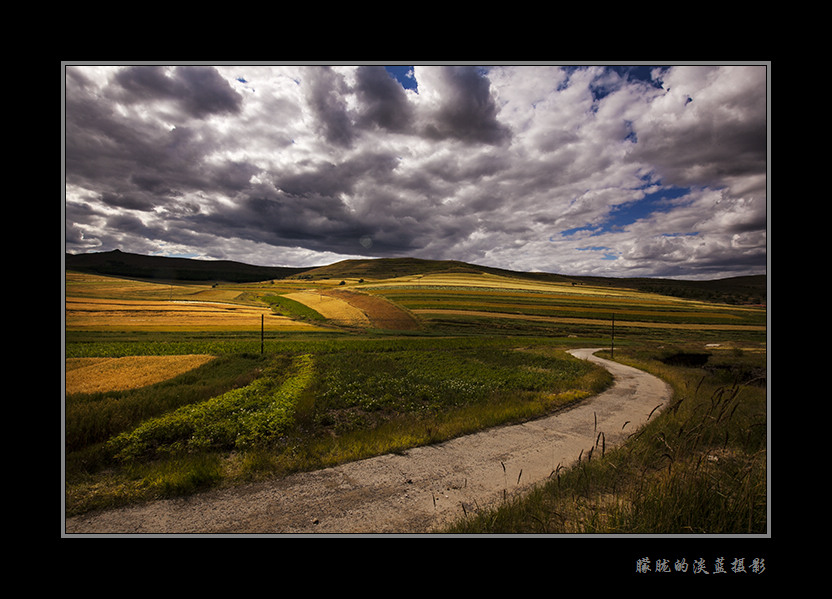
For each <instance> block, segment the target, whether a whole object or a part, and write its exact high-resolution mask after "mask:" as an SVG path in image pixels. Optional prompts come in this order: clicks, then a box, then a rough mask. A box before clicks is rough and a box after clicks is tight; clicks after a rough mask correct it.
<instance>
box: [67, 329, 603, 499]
mask: <svg viewBox="0 0 832 599" xmlns="http://www.w3.org/2000/svg"><path fill="white" fill-rule="evenodd" d="M123 345H124V344H122V349H124V348H123ZM289 345H290V346H291V348H292V349H288V347H289V346H285V347H284V348H283V351H280V352H274V353H264V354H263V355H259V354H247V355H238V354H231V355H229V356H225V357H221V358H218V359H217V360H215V361H213V362H211V363H208V364H205V365H203V366H201V367H199V368H197V369H195V370H193V371H191V372H188V373H186V374H184V375H180V376H178V377H175V378H173V379H171V380H168V381H165V382H164V383H160V384H157V385H152V386H148V387H143V388H140V389H128V390H121V391H112V392H106V393H94V394H88V393H86V394H85V393H77V394H70V395H68V396H67V398H66V404H67V405H66V422H67V424H66V435H67V441H66V444H67V448H68V449H69V450H70V451H69V453H68V455H67V461H66V469H67V472H66V475H67V477H66V481H67V484H66V487H67V494H66V511H67V514H68V515H72V514H77V513H82V512H84V511H88V510H90V509H96V508H110V507H115V506H119V505H124V504H128V503H132V502H137V501H145V500H151V499H156V498H161V497H171V496H178V495H187V494H189V493H192V492H195V491H198V490H202V489H205V488H208V487H216V486H222V485H231V484H235V483H239V482H244V481H251V480H256V479H260V478H264V477H268V476H282V475H286V474H288V473H290V472H294V471H299V470H309V469H315V468H322V467H326V466H330V465H334V464H337V463H341V462H344V461H347V460H355V459H361V458H364V457H369V456H373V455H379V454H382V453H388V452H392V451H400V450H404V449H406V448H408V447H413V446H415V445H422V444H428V443H434V442H439V441H442V440H446V439H448V438H451V437H454V436H458V435H461V434H465V433H469V432H473V431H476V430H481V429H483V428H487V427H489V426H494V425H497V424H502V423H505V422H517V421H522V420H526V419H529V418H535V417H538V416H541V415H543V414H546V413H548V412H551V411H552V410H554V409H557V408H558V407H560V406H563V405H565V404H568V403H570V402H573V401H577V400H579V399H582V398H584V397H586V396H588V395H591V394H593V393H597V392H598V391H600V390H601V389H603V388H604V387H605V386H606V385H608V384H609V382H610V377H609V374H608V373H606V372H605V371H604V370H603V369H600V368H598V367H596V366H593V365H591V364H589V363H586V362H582V361H579V360H576V359H574V358H572V357H571V356H568V355H567V354H566V353H565V352H564V351H563V350H562V349H560V348H558V347H556V346H553V345H552V344H551V343H550V342H547V341H546V340H540V339H523V338H520V339H509V340H505V339H485V338H474V339H433V340H424V339H419V338H413V339H406V338H404V339H394V340H391V339H376V340H375V341H371V340H364V341H363V343H361V344H358V343H356V342H355V340H352V339H345V340H340V341H339V340H337V339H332V340H329V341H326V342H322V341H320V340H311V341H308V342H304V341H303V340H302V339H298V340H296V341H294V342H292V343H291V344H289ZM194 349H195V350H196V349H197V348H196V347H195V348H194Z"/></svg>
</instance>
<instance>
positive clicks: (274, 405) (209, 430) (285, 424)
mask: <svg viewBox="0 0 832 599" xmlns="http://www.w3.org/2000/svg"><path fill="white" fill-rule="evenodd" d="M313 372H314V370H313V362H312V358H311V356H298V357H297V358H296V359H295V361H294V364H293V365H292V368H291V372H290V373H289V374H288V375H287V374H286V373H284V372H282V371H281V370H279V369H277V368H274V367H273V368H272V369H269V370H267V371H266V372H264V373H263V376H262V377H260V378H258V379H256V380H255V381H253V382H252V383H250V384H249V385H247V386H245V387H242V388H239V389H234V390H231V391H228V392H226V393H224V394H222V395H220V396H217V397H215V398H213V399H210V400H208V401H204V402H201V403H198V404H193V405H188V406H183V407H181V408H179V409H177V410H174V411H172V412H169V413H167V414H165V415H163V416H160V417H157V418H153V419H150V420H146V421H145V422H143V423H142V424H141V425H139V426H138V427H137V428H135V429H134V430H132V431H130V432H125V433H122V434H120V435H118V436H116V437H115V438H113V439H112V440H111V441H110V449H111V450H112V452H113V454H114V455H115V456H116V457H118V458H120V459H132V458H140V457H147V456H152V455H157V454H158V455H164V454H172V453H177V452H180V451H192V450H205V449H244V448H249V447H254V446H257V445H260V444H263V443H266V442H269V441H271V440H273V439H275V438H277V437H279V436H280V435H281V434H282V433H284V432H285V431H286V430H288V428H289V427H290V426H291V425H292V422H293V415H294V406H295V402H296V401H297V399H298V397H299V396H300V393H301V392H302V391H303V390H304V389H305V388H306V387H307V386H308V385H309V383H310V382H311V380H312V378H313Z"/></svg>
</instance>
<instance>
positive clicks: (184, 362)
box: [66, 355, 214, 393]
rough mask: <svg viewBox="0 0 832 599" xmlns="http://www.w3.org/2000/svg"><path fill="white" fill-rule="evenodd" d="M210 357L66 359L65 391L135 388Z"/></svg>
mask: <svg viewBox="0 0 832 599" xmlns="http://www.w3.org/2000/svg"><path fill="white" fill-rule="evenodd" d="M213 359H214V357H213V356H205V355H188V356H129V357H123V358H69V359H68V360H67V361H66V392H67V393H97V392H103V391H123V390H126V389H138V388H141V387H146V386H147V385H153V384H155V383H160V382H162V381H165V380H168V379H171V378H173V377H175V376H179V375H180V374H183V373H185V372H187V371H189V370H193V369H194V368H198V367H199V366H202V365H203V364H205V363H207V362H209V361H210V360H213Z"/></svg>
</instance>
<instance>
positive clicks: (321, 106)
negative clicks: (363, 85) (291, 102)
mask: <svg viewBox="0 0 832 599" xmlns="http://www.w3.org/2000/svg"><path fill="white" fill-rule="evenodd" d="M304 84H305V85H306V89H307V92H306V94H307V95H306V98H307V101H308V102H309V106H310V107H311V108H312V111H313V113H314V114H315V116H316V118H317V122H316V125H317V130H318V131H319V132H320V133H321V135H323V137H324V139H325V140H326V141H327V142H329V143H331V144H335V145H336V146H342V147H349V146H350V145H352V143H353V140H354V139H355V133H354V130H353V126H352V118H351V117H350V114H349V111H348V110H347V106H346V102H345V101H344V97H345V95H346V94H347V91H348V87H347V84H346V82H345V81H344V78H343V77H342V76H341V75H340V74H339V73H337V72H336V71H334V70H333V69H331V68H328V67H307V68H306V69H305V70H304Z"/></svg>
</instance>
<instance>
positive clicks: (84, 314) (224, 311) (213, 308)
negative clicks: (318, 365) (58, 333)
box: [66, 297, 317, 331]
mask: <svg viewBox="0 0 832 599" xmlns="http://www.w3.org/2000/svg"><path fill="white" fill-rule="evenodd" d="M261 316H262V317H263V327H264V329H265V330H268V331H290V330H315V329H316V328H317V327H315V326H313V325H310V324H306V323H302V322H296V321H293V320H291V319H289V318H286V317H284V316H277V315H275V314H273V313H272V311H271V310H269V309H268V308H267V307H265V306H263V307H258V306H248V305H242V304H231V303H221V302H199V301H180V300H173V301H168V300H127V299H103V298H77V297H67V299H66V330H68V331H69V330H76V331H78V330H86V331H100V330H105V331H106V330H111V329H118V330H144V331H161V330H166V331H170V330H179V331H181V330H188V331H205V330H222V329H233V330H238V331H259V330H260V325H261Z"/></svg>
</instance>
